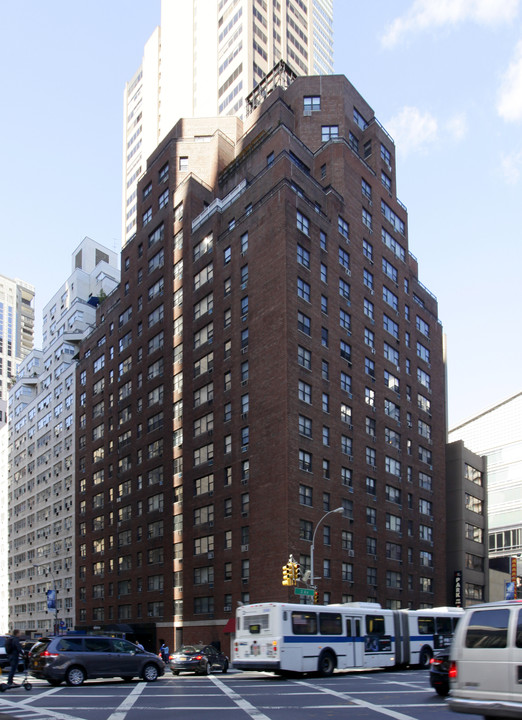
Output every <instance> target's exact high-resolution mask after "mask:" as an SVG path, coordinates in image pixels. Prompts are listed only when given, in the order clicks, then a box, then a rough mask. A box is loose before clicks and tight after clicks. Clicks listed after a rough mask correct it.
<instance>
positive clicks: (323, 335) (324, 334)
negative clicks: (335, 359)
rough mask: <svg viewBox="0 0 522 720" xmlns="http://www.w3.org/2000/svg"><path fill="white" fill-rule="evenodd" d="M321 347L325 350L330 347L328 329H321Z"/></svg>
mask: <svg viewBox="0 0 522 720" xmlns="http://www.w3.org/2000/svg"><path fill="white" fill-rule="evenodd" d="M321 345H322V346H323V347H325V348H327V347H328V328H325V327H322V328H321Z"/></svg>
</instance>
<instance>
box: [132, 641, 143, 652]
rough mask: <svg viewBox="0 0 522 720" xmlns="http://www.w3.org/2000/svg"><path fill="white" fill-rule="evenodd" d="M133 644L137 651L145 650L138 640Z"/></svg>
mask: <svg viewBox="0 0 522 720" xmlns="http://www.w3.org/2000/svg"><path fill="white" fill-rule="evenodd" d="M134 644H135V645H136V647H137V648H138V650H145V648H144V647H143V645H142V644H141V643H140V641H139V640H136V642H135V643H134Z"/></svg>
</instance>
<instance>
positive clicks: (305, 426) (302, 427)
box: [299, 415, 312, 438]
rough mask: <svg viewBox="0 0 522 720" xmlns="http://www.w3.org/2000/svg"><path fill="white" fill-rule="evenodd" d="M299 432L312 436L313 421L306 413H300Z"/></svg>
mask: <svg viewBox="0 0 522 720" xmlns="http://www.w3.org/2000/svg"><path fill="white" fill-rule="evenodd" d="M299 434H300V435H304V436H305V437H309V438H311V437H312V421H311V419H310V418H308V417H305V416H304V415H299Z"/></svg>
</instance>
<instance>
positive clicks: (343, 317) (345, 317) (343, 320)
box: [339, 309, 351, 335]
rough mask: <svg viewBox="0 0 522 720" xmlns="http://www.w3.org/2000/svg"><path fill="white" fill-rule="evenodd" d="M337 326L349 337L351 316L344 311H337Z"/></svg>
mask: <svg viewBox="0 0 522 720" xmlns="http://www.w3.org/2000/svg"><path fill="white" fill-rule="evenodd" d="M339 324H340V326H341V327H342V328H344V329H345V330H346V331H347V333H348V334H349V335H351V316H350V313H347V312H346V311H345V310H342V309H341V310H339Z"/></svg>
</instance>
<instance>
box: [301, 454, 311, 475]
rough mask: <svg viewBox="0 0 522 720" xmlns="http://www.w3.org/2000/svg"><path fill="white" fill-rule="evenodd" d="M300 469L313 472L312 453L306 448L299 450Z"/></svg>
mask: <svg viewBox="0 0 522 720" xmlns="http://www.w3.org/2000/svg"><path fill="white" fill-rule="evenodd" d="M299 469H300V470H304V471H305V472H312V455H311V453H309V452H307V451H306V450H299Z"/></svg>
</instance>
